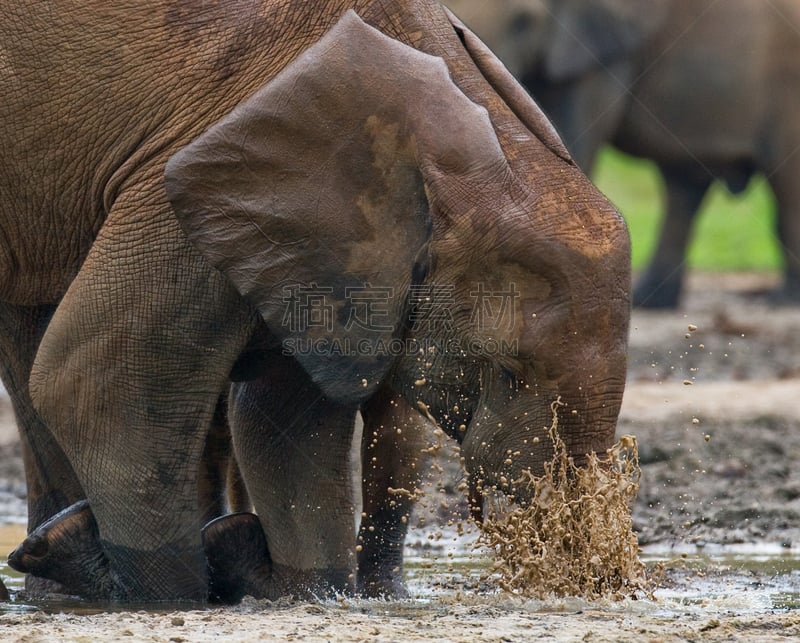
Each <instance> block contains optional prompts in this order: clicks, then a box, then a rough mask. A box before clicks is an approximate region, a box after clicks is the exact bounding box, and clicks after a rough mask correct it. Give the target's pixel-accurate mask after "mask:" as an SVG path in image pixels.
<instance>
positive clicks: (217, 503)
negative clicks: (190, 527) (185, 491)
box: [197, 391, 251, 526]
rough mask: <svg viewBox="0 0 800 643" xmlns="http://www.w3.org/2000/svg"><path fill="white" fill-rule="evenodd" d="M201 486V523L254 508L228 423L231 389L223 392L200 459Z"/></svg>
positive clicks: (199, 491)
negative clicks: (228, 395)
mask: <svg viewBox="0 0 800 643" xmlns="http://www.w3.org/2000/svg"><path fill="white" fill-rule="evenodd" d="M197 486H198V504H199V506H200V524H201V526H202V525H206V524H208V523H209V522H211V521H212V520H214V519H215V518H219V517H220V516H222V515H224V514H226V513H228V512H229V511H230V512H232V513H239V512H247V511H250V509H251V506H250V497H249V496H248V494H247V488H246V487H245V484H244V480H243V479H242V475H241V472H240V471H239V465H238V464H237V463H236V458H234V456H233V444H232V442H231V432H230V427H229V425H228V410H227V391H226V394H225V395H221V396H220V399H219V401H218V402H217V408H216V410H215V411H214V418H213V419H212V421H211V428H210V429H209V432H208V437H207V438H206V444H205V447H204V449H203V455H202V458H201V459H200V475H199V476H198V481H197Z"/></svg>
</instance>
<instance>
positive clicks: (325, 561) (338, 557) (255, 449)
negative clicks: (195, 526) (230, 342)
mask: <svg viewBox="0 0 800 643" xmlns="http://www.w3.org/2000/svg"><path fill="white" fill-rule="evenodd" d="M356 410H357V409H356V407H355V405H341V404H337V403H334V402H332V401H330V400H328V399H327V398H325V397H324V396H323V395H322V393H321V392H320V391H319V389H318V388H317V386H316V385H315V384H314V383H313V382H312V381H311V380H310V378H309V377H308V375H306V373H305V371H303V369H302V368H301V367H300V366H299V365H298V364H297V362H295V361H294V360H293V359H292V358H290V357H287V356H282V355H275V357H274V359H271V360H270V363H269V366H268V367H267V369H266V373H264V375H263V376H262V377H261V378H259V379H258V380H254V381H250V382H242V383H236V384H234V385H233V386H232V392H231V400H230V406H229V416H230V423H231V428H232V432H233V443H234V451H235V454H236V460H237V462H238V464H239V467H240V469H241V471H242V474H243V476H244V479H245V481H246V482H247V489H248V491H249V494H250V499H251V501H252V503H253V506H254V507H255V510H256V512H257V514H258V518H259V521H260V523H261V527H262V529H263V535H264V536H265V537H266V543H262V544H259V543H261V541H259V543H255V542H254V541H252V539H251V544H252V545H253V548H252V549H251V550H247V549H246V548H245V547H244V546H238V545H237V546H238V551H232V550H231V545H230V544H229V543H231V542H240V541H238V540H237V536H226V535H225V534H224V531H223V530H220V531H219V532H218V533H216V534H215V535H214V538H213V539H212V540H209V539H208V538H207V539H206V542H205V547H206V552H207V554H208V557H209V565H210V567H211V586H212V592H214V591H215V588H220V587H231V588H235V591H236V592H238V594H240V595H244V594H245V593H248V594H252V595H254V596H257V597H259V598H269V599H275V598H278V597H279V596H283V595H287V594H293V595H295V596H304V597H307V596H311V595H320V594H327V593H330V592H331V591H336V592H352V590H353V589H354V586H355V580H354V579H355V567H356V561H355V540H356V535H355V516H354V506H353V505H354V500H353V485H352V471H351V468H350V450H351V446H352V440H353V431H354V421H355V414H356ZM233 519H234V520H235V519H236V517H233ZM222 520H223V521H225V520H226V519H225V518H223V519H222ZM250 526H252V523H251V524H250ZM249 528H250V527H248V529H249ZM208 534H209V532H208V530H207V531H206V535H208ZM258 536H259V537H260V534H258ZM264 546H266V547H267V548H268V550H269V551H268V553H267V552H264V551H263V547H264ZM226 547H227V548H228V549H229V551H225V548H226ZM218 548H219V551H218ZM259 548H261V549H262V551H259ZM215 560H220V561H221V564H220V565H219V566H215V565H214V561H215ZM234 561H235V562H234ZM220 574H222V575H224V576H225V578H223V577H221V576H220ZM236 576H239V577H238V578H236ZM215 593H216V596H217V598H219V599H220V600H223V601H235V600H237V599H238V598H239V597H240V596H239V595H226V593H225V591H224V590H216V591H215Z"/></svg>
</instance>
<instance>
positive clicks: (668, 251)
mask: <svg viewBox="0 0 800 643" xmlns="http://www.w3.org/2000/svg"><path fill="white" fill-rule="evenodd" d="M662 174H663V176H664V182H665V187H666V200H667V204H666V213H665V216H664V223H663V225H662V227H661V232H660V233H659V238H658V245H657V246H656V251H655V254H654V255H653V257H652V259H651V260H650V265H649V266H648V267H647V269H646V270H645V273H644V275H642V277H641V278H640V280H639V282H638V283H637V284H636V288H635V289H634V292H633V305H634V306H637V307H642V308H675V307H677V306H678V301H679V299H680V294H681V289H682V286H683V277H684V273H685V265H686V249H687V246H688V243H689V235H690V233H691V229H692V222H693V221H694V219H695V215H696V214H697V211H698V209H699V207H700V203H701V202H702V200H703V197H704V196H705V193H706V192H707V191H708V188H709V186H710V185H711V181H712V177H711V176H710V175H709V176H708V177H706V178H697V177H696V176H695V177H693V176H690V175H689V174H688V173H683V172H681V171H680V169H678V168H668V169H664V168H662Z"/></svg>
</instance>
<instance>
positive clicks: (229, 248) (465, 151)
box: [165, 11, 505, 402]
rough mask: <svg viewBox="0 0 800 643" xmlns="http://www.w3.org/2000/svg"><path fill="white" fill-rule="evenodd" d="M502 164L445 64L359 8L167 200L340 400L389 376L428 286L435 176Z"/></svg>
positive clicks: (228, 131) (183, 170) (175, 171)
mask: <svg viewBox="0 0 800 643" xmlns="http://www.w3.org/2000/svg"><path fill="white" fill-rule="evenodd" d="M502 163H505V157H504V156H503V154H502V151H501V149H500V145H499V143H498V141H497V138H496V135H495V133H494V130H493V128H492V126H491V123H490V121H489V119H488V116H487V114H486V111H485V110H484V109H483V108H482V107H479V106H477V105H476V104H474V103H472V102H471V101H469V99H467V98H466V96H464V94H462V93H461V92H460V90H459V89H458V88H457V87H456V86H455V84H454V83H453V82H452V81H451V79H450V76H449V74H448V71H447V67H446V65H445V64H444V61H443V60H441V59H440V58H436V57H432V56H429V55H427V54H424V53H421V52H419V51H417V50H415V49H413V48H411V47H408V46H407V45H404V44H402V43H400V42H398V41H396V40H393V39H391V38H389V37H387V36H385V35H383V34H382V33H381V32H380V31H378V30H376V29H374V28H372V27H370V26H368V25H367V24H365V23H364V22H363V21H362V20H361V19H360V18H359V17H358V16H357V15H356V14H355V13H354V12H353V11H348V12H347V13H345V14H344V15H343V17H342V18H341V19H340V20H339V22H338V23H337V24H336V25H335V26H334V27H333V28H332V29H330V30H329V31H328V32H327V33H326V34H325V35H324V36H323V37H322V38H321V39H320V40H319V41H318V42H317V43H315V44H314V45H312V46H311V47H309V48H308V49H307V50H306V51H305V52H303V53H302V54H301V55H300V56H298V57H297V58H296V59H295V60H294V61H293V62H291V63H290V64H289V65H287V66H286V67H285V68H284V69H283V70H282V71H281V72H280V73H279V74H278V75H277V76H275V77H274V78H273V79H272V80H271V81H270V82H268V83H267V84H266V85H265V86H263V87H262V88H261V89H260V90H258V91H257V92H256V93H255V94H254V95H253V96H252V97H251V98H249V99H248V100H246V101H245V102H243V103H241V104H240V105H239V106H237V108H235V109H234V110H233V111H232V112H231V113H230V114H229V115H228V116H226V117H225V118H224V119H223V120H221V121H220V122H218V123H216V124H215V125H213V126H212V127H211V128H210V129H209V130H208V131H207V132H205V133H204V134H202V135H201V136H200V137H199V138H198V139H196V140H195V141H193V142H192V143H190V144H189V145H188V146H187V147H185V148H183V149H182V150H180V151H179V152H178V153H176V154H175V155H174V156H173V157H172V158H171V159H170V160H169V162H168V163H167V166H166V170H165V179H166V189H167V195H168V197H169V199H170V202H171V203H172V206H173V208H174V210H175V213H176V215H177V218H178V220H179V222H180V224H181V226H182V228H183V230H184V231H185V233H186V234H187V236H188V238H189V240H190V242H191V243H192V244H194V246H195V247H196V248H198V249H199V251H200V252H201V253H202V254H203V255H204V256H205V257H206V258H207V259H208V260H209V261H210V263H211V264H212V265H213V266H215V267H216V268H218V269H219V270H220V271H222V272H223V273H224V274H225V275H227V276H228V278H229V279H230V280H231V281H232V282H233V284H234V286H235V287H236V289H237V290H238V291H239V292H240V293H241V294H242V295H243V296H244V297H245V298H246V299H247V300H249V301H250V302H251V303H252V304H254V305H255V306H256V307H257V308H258V310H259V311H260V312H261V315H262V316H263V318H264V320H265V321H266V323H267V326H268V328H269V329H270V332H271V333H272V334H274V335H275V336H276V337H277V338H279V339H280V340H281V341H282V342H283V345H284V352H288V353H290V354H292V355H294V356H295V358H296V359H297V360H298V361H299V362H300V363H301V364H302V365H303V367H304V368H305V369H306V371H307V372H308V373H309V375H310V376H311V377H312V379H313V380H314V381H315V382H316V383H317V384H318V385H319V386H320V387H321V389H322V390H323V392H324V393H325V394H326V395H328V396H329V397H330V398H332V399H335V400H338V401H347V402H359V401H361V400H363V399H365V398H367V397H368V396H370V395H371V394H372V393H373V392H374V390H375V389H376V387H377V385H378V383H379V382H380V380H381V378H382V377H384V375H385V374H386V372H387V371H388V369H389V367H390V365H391V363H392V361H393V359H394V357H396V355H397V350H399V349H400V348H401V346H400V344H399V343H398V342H396V341H393V340H395V339H397V338H398V337H399V336H400V334H401V332H402V330H403V328H404V326H405V319H406V316H407V306H408V300H409V292H410V288H411V286H412V285H413V283H414V282H415V281H418V280H421V279H422V278H424V276H425V272H426V270H427V262H428V256H427V255H428V243H427V241H428V239H429V236H430V233H431V218H430V213H429V211H428V201H427V198H426V189H427V185H426V183H425V177H424V173H425V171H426V170H425V169H424V168H426V167H427V168H438V169H443V170H444V171H445V172H459V171H462V170H463V171H467V170H468V171H478V172H480V171H481V169H482V168H483V167H488V166H493V167H494V166H497V165H499V164H502Z"/></svg>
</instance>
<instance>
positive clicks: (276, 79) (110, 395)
mask: <svg viewBox="0 0 800 643" xmlns="http://www.w3.org/2000/svg"><path fill="white" fill-rule="evenodd" d="M348 7H351V8H352V9H354V10H355V11H354V12H353V11H349V12H344V9H343V7H342V6H341V5H340V4H334V3H330V4H328V3H319V4H318V3H315V4H314V5H313V6H312V5H311V4H310V3H306V2H300V1H292V0H283V1H278V0H275V1H267V0H264V1H262V2H259V3H255V4H253V3H246V4H245V3H242V4H238V3H236V4H231V3H226V4H225V5H224V7H223V6H217V5H203V6H192V7H190V8H185V9H184V8H181V7H177V6H176V5H173V4H168V3H167V4H162V3H158V2H154V3H152V5H151V6H148V7H146V8H144V7H141V6H137V7H136V8H129V7H109V6H107V5H106V4H102V5H100V4H97V5H96V6H95V5H93V4H92V3H91V2H83V3H74V4H70V5H68V6H64V7H62V9H61V11H60V12H59V13H58V14H56V15H54V14H52V12H49V11H46V10H45V9H44V8H43V7H40V6H39V5H31V6H26V7H25V8H22V9H19V10H15V11H14V12H12V13H11V15H9V16H7V18H6V20H4V22H3V24H2V26H0V35H1V36H2V37H0V42H2V45H0V79H1V80H2V86H3V87H6V88H11V91H7V92H5V93H4V94H3V97H2V99H0V141H2V144H3V149H4V150H5V153H4V155H3V157H2V158H0V210H1V211H2V217H1V218H0V239H1V240H2V246H1V247H2V252H0V263H1V264H2V267H1V269H0V275H2V281H0V299H1V300H2V301H3V302H5V304H6V305H7V307H8V310H9V311H10V312H9V315H12V316H13V315H16V317H13V318H12V321H13V323H11V322H8V321H7V322H6V323H7V327H8V328H10V329H12V330H11V331H10V332H11V334H12V335H13V337H12V338H11V339H10V340H7V341H6V344H4V350H8V351H10V352H11V353H12V354H11V355H10V357H11V358H12V359H10V362H11V363H14V364H19V367H18V368H17V369H16V370H17V373H18V375H19V382H20V384H19V386H17V387H13V386H12V387H10V390H11V394H12V395H14V396H16V399H15V404H16V405H22V406H24V407H25V408H26V409H27V408H29V409H30V410H31V411H32V413H33V414H35V415H31V416H24V417H21V421H22V423H23V424H24V426H22V427H21V429H22V432H23V434H24V435H36V436H39V437H40V439H41V442H39V443H40V444H45V443H46V442H48V441H49V442H50V443H52V444H53V445H56V446H57V447H58V449H60V450H61V451H62V452H63V456H65V458H63V459H59V458H56V460H57V462H55V463H54V469H55V468H59V467H60V469H61V470H63V471H64V472H65V473H64V475H63V476H62V479H63V480H67V481H69V482H70V484H72V483H74V485H75V486H76V491H75V493H76V494H77V487H79V488H80V490H81V491H82V492H83V493H85V496H86V498H87V499H88V502H89V506H90V507H91V511H92V514H93V518H94V520H96V525H97V534H98V536H97V537H98V539H99V543H100V547H101V550H102V553H103V561H105V562H103V566H104V567H103V568H104V569H106V568H107V579H108V581H109V583H108V586H107V587H108V589H107V595H108V597H110V598H113V599H117V600H151V599H183V600H204V599H205V598H206V595H207V592H208V583H207V573H206V558H205V555H204V551H203V548H202V544H201V536H200V532H199V529H198V517H199V512H198V506H197V505H198V501H197V494H198V479H197V478H198V471H199V468H200V459H201V457H202V452H203V448H204V445H205V441H206V437H207V435H208V429H209V426H210V425H211V421H212V417H213V414H214V411H215V408H216V406H217V401H218V396H219V393H220V391H223V390H225V389H226V387H227V386H228V385H229V384H228V380H229V378H230V376H231V373H232V372H234V371H236V370H237V369H238V365H240V363H241V361H242V360H243V359H245V361H247V359H246V358H247V356H248V355H249V354H250V353H251V352H253V351H251V347H252V340H253V337H254V336H259V337H260V338H261V339H260V345H259V350H258V351H257V352H258V353H259V354H260V355H261V356H262V357H263V358H264V359H263V360H262V361H261V362H258V360H256V361H257V362H258V363H261V364H262V368H261V370H260V371H259V369H255V370H253V369H250V375H249V376H250V377H251V378H252V379H250V380H249V381H244V382H239V383H237V384H235V385H234V388H233V393H232V396H231V399H230V404H229V416H230V418H231V427H232V432H233V440H234V449H235V453H236V457H237V460H238V462H239V464H240V466H241V469H242V473H243V475H244V478H245V481H246V484H247V489H248V492H249V495H250V497H251V500H252V502H253V505H254V506H255V508H256V510H257V512H258V516H259V522H260V526H261V527H262V530H263V534H264V537H265V543H266V546H267V547H268V549H269V558H268V563H269V564H268V566H266V567H265V568H264V570H265V572H266V573H268V574H269V576H270V578H269V583H268V585H269V587H270V588H278V589H279V590H280V591H293V592H295V593H303V592H314V591H325V590H326V589H333V590H334V591H347V590H349V589H352V588H353V586H354V584H355V580H354V574H355V555H354V551H353V549H354V547H353V544H354V543H355V533H354V525H353V523H354V521H353V503H352V497H351V493H350V489H351V483H350V480H349V476H350V472H349V466H348V464H349V458H348V453H349V446H350V442H351V437H352V419H353V415H354V413H355V411H356V409H357V408H358V407H359V406H360V405H362V404H364V403H365V402H367V401H368V400H369V399H371V398H372V397H373V396H374V395H376V393H377V392H378V391H379V390H381V389H382V388H383V387H386V386H388V387H390V388H391V389H392V390H394V391H396V392H398V393H400V394H401V395H402V396H403V397H404V398H405V399H406V400H407V401H408V403H409V404H410V405H411V406H412V407H417V406H418V405H419V404H422V405H424V406H425V409H426V412H427V413H429V414H430V415H431V417H433V418H434V419H435V420H436V422H438V423H439V424H440V425H441V426H442V428H444V429H445V430H446V431H448V432H450V433H452V434H453V435H455V436H456V437H458V438H459V439H460V440H461V441H462V448H463V453H464V456H465V459H466V463H467V467H468V469H469V471H470V473H471V475H472V481H473V483H476V482H477V480H478V479H480V480H482V481H483V483H484V485H487V486H491V485H492V484H495V485H497V486H503V485H505V484H506V483H505V482H503V481H508V480H515V479H517V478H518V477H519V474H520V472H521V471H522V470H527V469H533V470H538V469H539V468H540V467H541V462H542V459H543V457H545V455H546V454H547V447H546V446H544V445H534V444H533V443H532V441H531V440H530V439H529V438H530V437H531V436H532V435H534V434H535V433H537V432H539V431H543V429H542V427H544V426H545V425H549V421H550V403H551V402H552V401H553V399H555V398H556V397H557V396H561V397H562V399H563V400H564V401H565V402H566V403H567V404H568V405H569V409H570V412H569V413H568V414H567V415H566V417H565V418H564V419H563V421H562V422H561V426H562V431H563V432H564V437H565V440H566V442H567V444H568V447H569V449H570V451H571V452H572V453H574V454H575V456H576V457H577V458H578V459H580V457H581V456H582V454H585V453H587V452H588V451H591V450H598V451H599V450H602V449H605V448H606V447H607V446H608V445H609V444H610V443H611V441H612V440H613V437H614V427H615V423H616V417H617V413H618V411H619V405H620V401H621V396H622V389H623V386H624V381H625V350H626V338H627V323H628V316H629V303H630V302H629V258H630V257H629V244H628V238H627V232H626V230H625V226H624V223H623V222H622V220H621V219H620V217H619V215H618V214H617V213H616V212H615V211H614V209H613V208H612V207H611V206H610V205H609V204H608V202H607V201H605V200H604V199H603V198H602V196H601V195H599V193H598V192H597V191H596V190H595V189H594V188H593V187H592V186H591V184H590V183H589V182H588V181H587V180H586V178H585V177H584V176H583V175H582V174H581V172H580V171H579V170H578V169H577V168H576V167H575V166H574V164H573V163H572V162H571V160H570V159H569V156H568V155H567V152H566V151H565V149H564V148H563V146H562V145H561V143H560V141H559V140H558V138H557V136H556V135H555V133H554V131H553V130H552V128H551V126H550V124H549V123H548V122H547V120H546V119H545V118H544V116H543V115H542V114H541V112H540V111H539V110H538V109H537V108H536V106H535V105H534V104H533V103H532V102H531V101H530V100H529V99H528V98H527V96H526V95H525V93H524V92H523V91H522V89H521V88H520V87H519V86H518V85H517V84H516V83H515V81H514V80H513V79H512V78H511V77H510V76H509V75H508V74H507V73H506V72H505V70H504V69H503V68H502V66H501V65H500V64H499V62H498V61H497V59H496V58H494V56H493V55H492V54H491V53H490V52H489V51H488V50H486V49H485V47H484V46H483V45H482V43H481V42H480V41H478V40H477V39H476V38H475V37H474V36H473V35H472V33H471V32H469V30H467V29H466V28H465V27H463V25H461V24H460V23H458V22H457V21H456V20H455V19H454V18H452V17H449V16H448V15H447V14H446V13H445V12H444V10H443V8H442V7H441V6H440V5H439V4H438V3H436V2H429V1H424V0H417V1H410V0H409V1H402V2H401V1H399V2H393V3H385V2H377V1H366V0H365V1H362V2H353V3H349V4H348ZM34 61H35V63H34ZM54 87H57V88H58V90H57V91H55V90H53V89H52V88H54ZM44 97H46V98H47V99H46V100H45V99H44ZM165 179H166V180H165ZM176 215H177V218H176ZM64 231H68V232H69V234H65V233H64ZM387 231H391V232H392V234H391V235H390V234H387ZM376 289H377V290H376ZM376 292H377V293H378V297H379V300H378V308H377V310H376V309H375V308H372V309H371V310H372V312H373V313H375V314H377V313H379V314H377V317H373V318H372V319H371V321H370V323H368V324H366V328H365V327H364V324H363V323H361V322H363V321H364V319H363V316H362V315H361V312H362V309H361V308H360V306H362V305H363V301H364V299H363V297H364V296H365V295H366V296H374V295H375V293H376ZM307 295H313V297H312V299H310V300H309V301H318V300H319V298H320V297H321V300H322V301H323V302H324V304H325V305H324V307H323V309H322V314H323V316H322V320H323V321H324V323H323V324H322V325H321V326H320V325H315V324H309V323H308V322H309V321H310V320H313V319H314V317H313V315H312V316H311V317H308V318H305V317H303V314H304V312H303V311H304V310H305V311H306V312H309V311H308V310H307V309H306V308H304V307H303V306H300V307H299V308H297V306H298V305H300V304H302V303H303V300H302V297H305V296H307ZM384 295H387V296H386V297H385V298H384V299H380V297H383V296H384ZM358 297H361V299H359V298H358ZM492 297H495V298H498V297H499V298H501V299H503V301H506V302H507V305H506V306H504V307H499V308H498V307H497V306H495V307H493V305H490V304H494V303H496V302H494V301H493V300H491V298H492ZM298 301H299V302H300V304H298ZM434 304H437V305H434ZM492 310H494V311H495V315H494V316H493V315H491V314H490V313H491V311H492ZM499 310H502V311H504V313H503V316H501V317H500V318H499V319H498V317H497V315H498V311H499ZM26 316H27V317H26ZM28 319H32V320H34V322H35V323H33V322H29V321H27V320H28ZM368 321H369V320H368ZM20 338H22V339H25V338H29V341H28V342H27V343H25V342H23V341H20V342H19V343H18V342H17V340H18V339H20ZM339 339H349V340H351V342H354V343H353V344H352V346H355V347H356V349H355V350H354V351H353V350H349V349H348V350H347V351H343V352H342V351H339V350H338V348H334V347H341V346H343V345H342V344H340V343H338V341H336V340H339ZM361 340H367V344H365V345H359V344H358V342H359V341H361ZM395 340H398V341H399V340H402V341H403V342H404V345H405V346H415V347H419V349H420V350H414V351H411V350H407V351H401V352H400V353H398V354H395V353H394V352H392V351H389V352H387V351H386V350H385V347H386V346H387V345H388V344H389V343H390V342H393V341H395ZM304 341H311V342H317V343H314V344H313V349H312V350H310V351H308V350H305V349H304V348H303V346H302V345H301V343H302V342H304ZM319 342H321V343H319ZM6 345H7V346H8V348H5V346H6ZM18 345H22V346H26V347H27V348H26V351H27V352H25V353H15V352H14V351H15V350H16V349H15V348H14V347H15V346H18ZM379 346H383V347H384V349H382V350H379V348H378V347H379ZM496 346H503V347H506V348H507V350H502V351H499V350H488V348H490V347H496ZM326 347H327V350H326ZM420 351H421V352H420ZM246 370H247V369H246ZM26 381H27V382H28V386H27V389H28V391H29V392H30V395H29V397H28V392H27V391H26V390H25V385H24V382H26ZM270 384H272V385H271V386H270ZM18 415H19V414H18ZM31 442H32V441H31ZM509 451H511V452H512V453H514V454H516V453H518V454H519V455H517V456H515V457H514V458H513V459H512V458H509V457H508V455H507V453H508V452H509ZM42 453H43V454H44V455H42V457H44V458H45V459H46V458H48V457H50V456H51V455H52V453H55V451H53V452H52V453H51V452H49V451H42ZM509 462H510V464H509ZM34 473H36V472H34ZM39 473H41V472H39ZM39 482H40V483H41V485H42V486H46V487H48V489H47V493H45V494H43V497H56V496H57V495H58V493H62V494H64V495H66V494H65V491H64V489H62V488H61V487H60V485H61V482H59V481H58V480H56V479H53V478H52V477H51V478H43V479H42V480H40V481H39ZM65 488H66V489H68V490H69V489H71V488H72V487H71V486H70V485H67V486H66V487H65ZM508 490H509V491H510V492H513V493H517V495H518V496H519V495H520V493H518V490H514V489H511V488H509V489H508ZM292 499H294V500H295V501H294V502H292V501H291V500H292ZM321 499H324V500H325V502H321ZM68 501H69V500H68V499H67V498H62V499H60V500H58V502H56V503H55V504H56V506H59V505H63V504H65V503H66V502H68Z"/></svg>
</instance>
